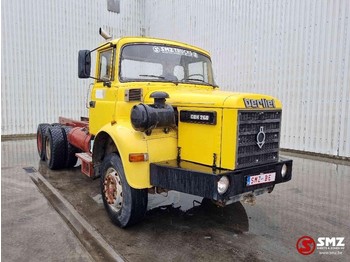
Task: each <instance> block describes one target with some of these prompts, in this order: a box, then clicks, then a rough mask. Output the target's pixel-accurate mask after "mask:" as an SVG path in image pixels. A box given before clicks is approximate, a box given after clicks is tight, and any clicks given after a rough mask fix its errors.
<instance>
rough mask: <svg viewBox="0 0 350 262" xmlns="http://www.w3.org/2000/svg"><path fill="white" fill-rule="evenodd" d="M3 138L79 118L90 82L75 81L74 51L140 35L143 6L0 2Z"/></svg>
mask: <svg viewBox="0 0 350 262" xmlns="http://www.w3.org/2000/svg"><path fill="white" fill-rule="evenodd" d="M1 5H2V14H1V26H2V30H1V36H2V37H1V39H2V40H1V41H2V45H1V49H2V50H1V52H2V56H1V100H2V101H1V102H2V103H1V117H2V125H1V131H2V135H10V134H33V133H36V127H37V125H38V123H42V122H48V123H52V122H57V121H58V116H60V115H62V116H67V117H73V118H76V119H79V117H80V116H87V114H88V113H87V109H86V108H85V103H86V95H87V91H88V85H89V83H90V82H92V81H91V80H81V79H78V69H77V68H78V50H79V49H93V48H95V47H96V46H97V45H98V44H100V43H102V42H104V39H103V38H102V37H101V36H100V35H99V34H98V29H99V27H103V28H105V29H106V30H107V31H108V32H110V33H111V34H112V35H113V36H114V37H120V36H123V35H140V34H141V33H142V32H141V28H142V24H143V20H144V1H143V0H140V1H137V0H135V1H121V3H120V13H119V14H117V13H113V12H109V11H107V1H106V0H104V1H101V0H75V1H70V0H60V1H47V0H36V1H24V0H22V1H21V0H11V1H10V0H5V1H2V2H1ZM93 67H94V66H93Z"/></svg>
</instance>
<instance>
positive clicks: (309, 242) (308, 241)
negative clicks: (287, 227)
mask: <svg viewBox="0 0 350 262" xmlns="http://www.w3.org/2000/svg"><path fill="white" fill-rule="evenodd" d="M315 248H316V243H315V240H314V239H313V238H312V237H309V236H303V237H301V238H299V239H298V242H297V250H298V252H299V253H300V254H302V255H304V256H307V255H311V254H312V253H313V252H314V251H315Z"/></svg>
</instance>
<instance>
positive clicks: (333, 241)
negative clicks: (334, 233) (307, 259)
mask: <svg viewBox="0 0 350 262" xmlns="http://www.w3.org/2000/svg"><path fill="white" fill-rule="evenodd" d="M344 239H345V238H344V237H319V238H317V244H316V242H315V240H314V239H313V238H312V237H309V236H303V237H301V238H299V239H298V241H297V245H296V248H297V250H298V252H299V253H300V254H302V255H305V256H307V255H311V254H312V253H313V252H314V251H315V249H316V247H317V250H320V251H319V253H320V254H327V255H332V254H334V255H337V254H342V252H341V251H340V250H343V249H345V243H344Z"/></svg>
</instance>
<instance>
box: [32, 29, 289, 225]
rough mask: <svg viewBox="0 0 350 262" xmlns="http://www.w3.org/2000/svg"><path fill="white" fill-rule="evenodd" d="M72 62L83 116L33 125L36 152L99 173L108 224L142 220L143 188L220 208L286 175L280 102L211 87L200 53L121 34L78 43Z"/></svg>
mask: <svg viewBox="0 0 350 262" xmlns="http://www.w3.org/2000/svg"><path fill="white" fill-rule="evenodd" d="M102 35H103V34H102ZM93 51H96V53H97V55H96V70H95V75H94V76H91V72H90V71H91V53H92V52H93ZM78 60H79V61H78V75H79V78H93V79H94V83H93V84H92V88H91V92H90V98H89V103H88V107H89V117H82V118H81V119H80V120H72V119H68V118H64V117H60V118H59V123H58V124H51V125H50V124H39V126H38V130H37V147H38V153H39V156H40V158H41V159H42V160H44V161H47V164H48V166H49V167H50V168H51V169H60V168H67V167H72V166H74V165H76V163H77V158H79V159H80V160H81V169H82V172H83V173H84V174H86V175H88V176H90V177H92V178H98V177H100V180H101V194H102V198H103V202H104V206H105V208H106V211H107V213H108V215H109V217H110V218H111V220H112V221H113V222H114V223H115V224H116V225H118V226H120V227H126V226H129V225H132V224H135V223H137V222H139V221H140V220H142V218H143V217H144V215H145V212H146V209H147V202H148V194H149V193H153V194H154V193H157V192H166V191H169V190H176V191H180V192H184V193H188V194H192V195H197V196H200V197H203V198H207V199H211V200H212V201H213V202H214V203H216V204H217V205H219V206H225V205H228V204H231V203H234V202H237V201H240V200H242V199H244V198H247V197H255V196H256V195H260V194H262V193H265V192H269V193H270V192H272V190H273V189H274V186H275V185H276V184H278V183H284V182H287V181H289V180H290V179H291V176H292V160H288V159H283V158H282V157H280V156H279V142H280V137H281V117H282V104H281V102H280V101H279V100H277V99H276V98H274V97H271V96H268V95H261V94H251V93H235V92H227V91H222V90H220V89H219V87H218V86H217V85H216V83H215V80H214V75H213V71H212V63H211V58H210V55H209V53H208V52H207V51H205V50H203V49H201V48H198V47H195V46H192V45H188V44H184V43H180V42H175V41H170V40H164V39H156V38H147V37H122V38H119V39H115V40H108V41H106V42H105V43H103V44H102V45H100V46H99V47H98V48H96V49H94V50H92V51H90V50H81V51H79V56H78Z"/></svg>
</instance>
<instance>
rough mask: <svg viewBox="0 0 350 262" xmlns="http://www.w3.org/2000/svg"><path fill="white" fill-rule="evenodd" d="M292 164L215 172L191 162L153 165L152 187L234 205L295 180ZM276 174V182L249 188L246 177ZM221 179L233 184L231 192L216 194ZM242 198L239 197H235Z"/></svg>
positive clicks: (168, 162) (169, 162) (174, 161)
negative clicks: (247, 196)
mask: <svg viewBox="0 0 350 262" xmlns="http://www.w3.org/2000/svg"><path fill="white" fill-rule="evenodd" d="M283 164H286V165H287V174H286V175H285V177H284V178H282V175H281V169H282V166H283ZM292 164H293V161H292V160H290V159H285V158H281V157H280V159H279V161H278V162H274V163H269V164H264V165H260V166H254V167H247V168H241V169H236V170H233V171H232V170H223V169H216V170H213V169H212V168H211V167H208V166H203V165H199V164H195V163H191V162H186V161H181V162H180V163H178V162H177V161H176V160H172V161H165V162H159V163H152V164H150V168H151V184H152V185H153V186H155V187H161V188H164V189H168V190H176V191H180V192H183V193H187V194H191V195H197V196H201V197H205V198H209V199H212V200H215V201H220V202H227V201H229V202H232V199H235V197H236V196H240V195H244V194H245V193H248V192H253V193H254V192H262V191H264V190H263V189H266V190H267V191H272V189H273V188H274V186H275V185H276V184H279V183H284V182H287V181H289V180H291V178H292ZM271 172H276V178H275V181H274V182H270V183H264V184H258V185H253V186H247V185H246V184H247V183H246V181H247V176H252V175H259V174H261V173H271ZM222 176H227V178H228V179H229V182H230V186H229V188H228V190H227V191H226V192H225V193H224V194H222V195H220V194H219V193H218V191H217V182H218V180H219V179H220V178H221V177H222ZM236 199H239V198H236Z"/></svg>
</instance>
